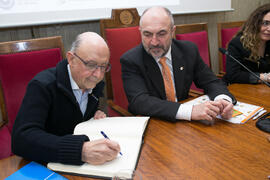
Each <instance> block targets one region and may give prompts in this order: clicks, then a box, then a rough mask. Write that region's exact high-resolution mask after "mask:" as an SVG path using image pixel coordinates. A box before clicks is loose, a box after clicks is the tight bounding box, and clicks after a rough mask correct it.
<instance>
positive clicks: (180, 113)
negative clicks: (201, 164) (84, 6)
mask: <svg viewBox="0 0 270 180" xmlns="http://www.w3.org/2000/svg"><path fill="white" fill-rule="evenodd" d="M139 29H140V33H141V37H142V43H141V44H140V45H139V46H137V47H135V48H133V49H131V50H129V51H127V52H126V53H125V54H124V55H123V56H122V57H121V59H120V62H121V65H122V79H123V84H124V89H125V92H126V95H127V98H128V101H129V107H128V108H129V111H130V112H131V113H133V114H136V115H137V114H138V115H148V116H153V117H158V118H162V119H165V120H168V121H173V122H175V121H178V120H206V121H207V122H211V123H213V122H214V120H215V118H216V116H217V115H221V116H222V117H223V118H225V119H229V118H231V117H232V108H233V103H236V100H235V98H234V97H233V95H232V94H230V92H229V91H228V89H227V87H226V85H225V84H224V83H223V82H222V81H221V80H220V79H218V78H217V77H216V76H215V75H214V73H213V72H212V71H211V69H210V68H209V67H208V66H207V65H206V64H205V63H204V62H203V60H202V58H201V57H200V54H199V51H198V48H197V47H196V45H195V44H193V43H192V42H188V41H177V40H175V39H173V36H174V32H175V26H174V20H173V17H172V14H171V12H170V11H169V10H168V9H167V8H164V7H152V8H149V9H146V10H145V11H144V12H143V14H142V16H141V19H140V27H139ZM192 81H194V83H195V85H196V86H197V87H199V88H202V89H203V90H204V93H205V94H207V95H208V96H209V97H210V101H207V102H205V103H202V104H199V105H194V106H192V105H185V104H180V103H179V102H178V101H182V100H184V99H186V98H188V93H189V89H190V86H191V84H192Z"/></svg>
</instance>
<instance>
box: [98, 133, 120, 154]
mask: <svg viewBox="0 0 270 180" xmlns="http://www.w3.org/2000/svg"><path fill="white" fill-rule="evenodd" d="M100 133H101V134H102V136H104V137H105V138H106V139H110V138H109V137H108V136H107V135H106V134H105V133H104V132H103V131H100ZM119 154H120V155H121V156H123V154H122V153H121V152H119Z"/></svg>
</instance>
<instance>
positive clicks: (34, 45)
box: [0, 36, 65, 127]
mask: <svg viewBox="0 0 270 180" xmlns="http://www.w3.org/2000/svg"><path fill="white" fill-rule="evenodd" d="M53 48H60V49H61V54H62V58H65V53H64V52H65V50H64V45H63V42H62V37H61V36H54V37H45V38H37V39H29V40H19V41H9V42H1V43H0V54H14V53H20V52H29V51H38V50H43V49H53ZM0 109H1V112H2V119H3V121H2V122H1V123H0V127H2V126H3V125H4V124H7V123H8V116H7V111H6V106H5V100H4V92H3V88H2V84H1V82H0Z"/></svg>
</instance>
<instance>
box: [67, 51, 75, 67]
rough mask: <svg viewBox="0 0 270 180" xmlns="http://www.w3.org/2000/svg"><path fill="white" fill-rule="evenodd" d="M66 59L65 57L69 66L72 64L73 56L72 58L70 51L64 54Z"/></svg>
mask: <svg viewBox="0 0 270 180" xmlns="http://www.w3.org/2000/svg"><path fill="white" fill-rule="evenodd" d="M66 57H67V61H68V64H70V65H71V64H73V61H74V56H73V54H72V52H71V51H68V52H67V53H66Z"/></svg>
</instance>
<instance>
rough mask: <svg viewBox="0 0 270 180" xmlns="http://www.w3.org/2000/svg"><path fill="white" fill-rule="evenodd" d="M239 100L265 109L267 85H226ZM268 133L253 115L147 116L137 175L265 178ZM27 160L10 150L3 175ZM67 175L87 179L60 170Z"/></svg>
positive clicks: (0, 167) (269, 170) (269, 94)
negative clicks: (210, 121) (242, 118)
mask: <svg viewBox="0 0 270 180" xmlns="http://www.w3.org/2000/svg"><path fill="white" fill-rule="evenodd" d="M229 89H230V91H231V92H232V93H233V94H234V95H235V96H236V97H237V99H238V100H239V101H242V102H247V103H252V104H256V105H262V106H264V107H265V108H266V109H267V110H268V111H270V88H268V87H266V86H265V85H244V84H235V85H231V86H230V87H229ZM269 136H270V134H268V133H264V132H262V131H260V130H259V129H257V128H256V127H255V121H253V120H249V121H248V122H247V123H246V124H243V125H237V124H231V123H227V122H225V121H221V120H218V121H216V123H215V124H214V125H213V126H207V125H204V124H201V123H198V122H191V123H190V122H186V121H183V122H178V123H169V122H166V121H162V120H159V119H154V118H151V120H150V124H149V125H148V128H147V130H146V134H145V139H144V140H145V143H144V145H143V148H142V152H141V156H140V159H139V163H138V166H137V171H138V172H139V173H140V174H141V175H142V179H155V180H156V179H207V180H208V179H222V180H224V179H230V180H231V179H234V180H235V179H267V176H268V175H270V142H269V141H268V140H267V137H269ZM26 163H28V161H26V160H24V159H22V158H20V157H18V156H12V157H9V158H7V159H3V160H1V161H0V179H3V178H5V177H7V176H9V175H10V174H12V173H13V172H15V171H16V170H18V169H19V168H21V167H22V166H23V165H25V164H26ZM64 176H65V177H67V178H68V179H76V180H77V179H88V178H85V177H79V176H71V175H64Z"/></svg>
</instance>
